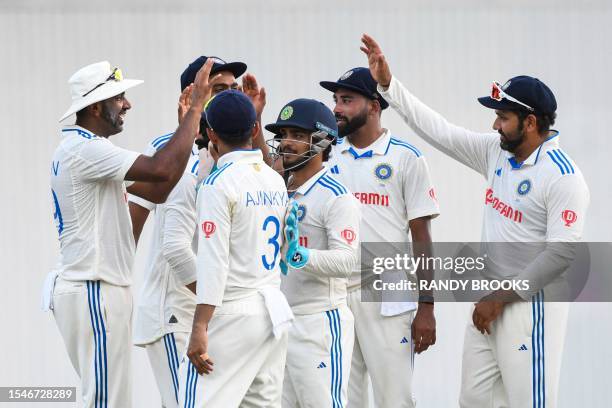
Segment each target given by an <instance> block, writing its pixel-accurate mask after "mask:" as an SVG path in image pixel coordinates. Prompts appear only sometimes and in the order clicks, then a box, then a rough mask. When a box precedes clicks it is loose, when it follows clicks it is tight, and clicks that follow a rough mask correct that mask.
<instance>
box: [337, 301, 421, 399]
mask: <svg viewBox="0 0 612 408" xmlns="http://www.w3.org/2000/svg"><path fill="white" fill-rule="evenodd" d="M348 305H349V308H350V309H351V311H352V312H353V315H354V317H355V346H354V347H353V358H352V364H351V376H350V380H349V391H348V400H349V404H348V406H349V407H350V408H359V407H362V408H367V407H369V404H368V381H367V378H368V374H369V375H370V379H371V381H372V389H373V391H374V402H375V406H376V407H377V408H413V407H414V406H415V405H416V401H415V400H414V397H413V395H412V371H413V368H414V346H413V343H412V333H411V325H412V320H413V318H414V311H409V312H406V313H402V314H399V315H396V316H382V315H381V314H380V302H362V301H361V290H360V289H356V290H353V291H351V292H349V293H348Z"/></svg>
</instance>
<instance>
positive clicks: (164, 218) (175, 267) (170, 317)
mask: <svg viewBox="0 0 612 408" xmlns="http://www.w3.org/2000/svg"><path fill="white" fill-rule="evenodd" d="M171 136H172V134H168V135H164V136H160V137H158V138H156V139H153V140H152V141H151V143H149V145H148V146H147V148H146V150H145V153H144V154H146V155H148V156H152V155H154V154H155V153H156V152H157V151H158V150H160V149H161V148H163V147H164V146H165V145H166V143H167V142H168V141H169V140H170V137H171ZM197 172H198V151H197V147H196V146H195V145H194V147H193V148H192V151H191V156H190V157H189V161H188V162H187V166H186V168H185V172H184V173H183V176H182V177H181V178H180V179H179V181H178V183H177V184H176V186H175V187H174V189H173V190H172V192H171V193H170V195H169V196H168V199H167V200H166V202H165V203H164V204H157V205H155V204H153V203H149V202H147V201H143V199H142V198H139V197H138V198H135V197H133V196H130V201H134V202H136V203H137V204H139V205H142V206H144V207H145V208H148V209H150V210H152V211H154V227H153V238H152V240H151V246H150V247H149V252H148V254H149V258H148V262H147V264H146V267H145V271H144V277H143V282H142V286H141V288H140V293H139V297H138V305H137V306H136V317H135V319H134V344H136V345H144V344H148V343H151V342H154V341H156V340H157V339H159V338H161V337H162V336H164V335H166V334H167V333H175V332H190V331H191V326H192V322H193V314H194V311H195V305H196V297H195V294H193V293H192V292H191V291H190V290H189V289H187V288H186V286H185V285H186V284H188V283H191V282H194V281H195V280H196V265H195V257H196V245H197V240H196V223H197V220H196V208H195V199H196V191H195V188H196V182H197V175H198V173H197Z"/></svg>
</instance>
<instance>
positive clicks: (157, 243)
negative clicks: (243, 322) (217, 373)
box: [129, 56, 246, 408]
mask: <svg viewBox="0 0 612 408" xmlns="http://www.w3.org/2000/svg"><path fill="white" fill-rule="evenodd" d="M207 59H208V58H207V57H203V56H202V57H199V58H198V59H196V60H195V61H194V62H192V63H191V64H189V66H188V67H187V68H186V69H185V71H184V72H183V74H182V75H181V89H182V90H183V91H184V90H185V88H187V87H188V86H189V85H191V84H192V83H193V80H194V79H195V76H196V74H197V72H198V70H199V69H200V68H201V67H202V65H204V63H205V62H206V60H207ZM213 61H214V63H213V66H212V68H211V72H210V78H209V79H210V87H211V93H212V95H215V94H217V93H219V92H222V91H224V90H227V89H235V88H237V87H238V83H237V82H236V77H238V76H240V75H242V74H243V73H244V72H245V71H246V64H244V63H242V62H229V63H225V62H224V61H223V60H221V59H219V58H216V57H213ZM179 116H180V115H179ZM205 120H206V119H205V114H204V113H202V119H201V120H200V132H199V134H198V137H197V138H196V140H195V143H194V145H193V147H192V150H191V156H190V158H189V161H188V163H187V167H186V168H185V172H184V174H183V176H182V177H181V179H180V180H179V182H178V183H177V185H176V186H175V187H174V189H173V190H172V192H171V193H170V195H169V196H168V199H167V200H166V202H165V203H164V204H157V205H156V204H153V203H150V202H148V201H146V200H144V199H142V198H140V197H137V196H130V197H129V200H130V213H131V215H132V216H133V219H132V222H133V224H134V235H135V236H137V235H139V234H140V231H141V229H142V224H144V221H145V220H146V217H147V216H148V212H149V211H155V216H154V220H155V224H154V229H153V240H152V241H151V246H150V248H149V255H150V258H149V261H148V263H147V265H146V269H145V271H144V280H143V284H142V286H141V288H140V296H139V301H138V305H137V306H136V318H135V319H134V344H135V345H137V346H142V347H144V348H145V349H146V351H147V356H148V358H149V362H150V364H151V368H152V370H153V375H154V377H155V381H156V383H157V388H158V389H159V391H160V395H161V400H162V406H163V407H165V408H172V407H177V406H178V369H179V361H180V359H181V357H182V356H183V355H184V353H185V351H186V346H187V339H188V337H189V333H190V332H191V325H192V323H193V315H194V312H195V305H196V297H195V290H196V289H195V288H196V284H195V282H196V249H197V234H196V232H197V231H196V225H197V217H196V188H197V182H198V180H200V179H202V176H204V178H205V177H206V176H208V174H209V173H210V170H211V167H213V164H214V162H213V160H212V158H210V157H209V155H208V151H207V150H206V147H207V146H208V137H206V139H204V137H203V135H202V132H204V134H205V132H206V131H205V126H203V125H202V121H205ZM171 138H172V133H170V134H167V135H163V136H159V137H157V138H155V139H153V140H152V141H151V142H150V143H149V145H148V146H147V149H146V150H145V152H144V154H145V155H148V156H152V155H154V154H155V153H156V152H157V151H159V150H161V149H162V148H164V146H165V145H166V144H167V143H168V141H169V140H170V139H171ZM199 148H200V149H201V151H200V152H198V149H199ZM201 160H202V161H203V163H201V162H200V161H201ZM199 171H201V172H202V173H203V175H202V176H199V175H198V172H199ZM135 214H138V215H137V216H136V219H134V215H135ZM140 214H144V217H140V216H139V215H140ZM139 220H140V223H141V225H140V226H137V225H135V224H136V223H138V222H139ZM188 288H189V289H188ZM190 289H191V290H190Z"/></svg>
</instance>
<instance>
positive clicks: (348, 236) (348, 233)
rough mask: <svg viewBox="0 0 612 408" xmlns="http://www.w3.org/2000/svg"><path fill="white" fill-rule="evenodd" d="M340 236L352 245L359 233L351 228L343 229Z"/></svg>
mask: <svg viewBox="0 0 612 408" xmlns="http://www.w3.org/2000/svg"><path fill="white" fill-rule="evenodd" d="M340 236H341V237H342V238H344V240H345V241H346V243H347V244H349V245H351V244H352V243H353V241H354V240H355V238H357V234H355V231H353V230H352V229H351V228H346V229H343V230H342V232H341V233H340Z"/></svg>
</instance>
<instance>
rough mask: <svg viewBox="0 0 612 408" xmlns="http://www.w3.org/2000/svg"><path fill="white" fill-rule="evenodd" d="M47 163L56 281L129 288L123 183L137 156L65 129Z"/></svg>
mask: <svg viewBox="0 0 612 408" xmlns="http://www.w3.org/2000/svg"><path fill="white" fill-rule="evenodd" d="M61 135H62V139H61V141H60V144H59V146H58V147H57V149H56V150H55V152H54V154H53V159H52V163H51V197H52V200H53V201H52V202H53V208H54V214H53V217H54V218H55V224H56V226H57V231H58V233H59V241H60V261H59V263H58V267H59V276H61V277H62V278H63V279H66V280H73V281H81V280H103V281H105V282H108V283H111V284H113V285H119V286H127V285H130V283H131V268H132V263H133V258H134V250H135V244H134V235H133V233H132V222H131V219H130V214H129V211H128V205H127V192H126V187H125V183H124V181H123V179H124V177H125V174H126V173H127V172H128V170H129V169H130V167H131V166H132V164H133V163H134V161H135V160H136V158H137V157H138V156H139V153H136V152H132V151H129V150H125V149H122V148H120V147H117V146H115V145H113V144H112V143H111V141H110V140H108V139H107V138H104V137H100V136H96V135H95V134H93V133H92V132H90V131H88V130H86V129H83V128H81V127H79V126H75V125H71V126H66V127H64V128H63V129H62V131H61Z"/></svg>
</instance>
